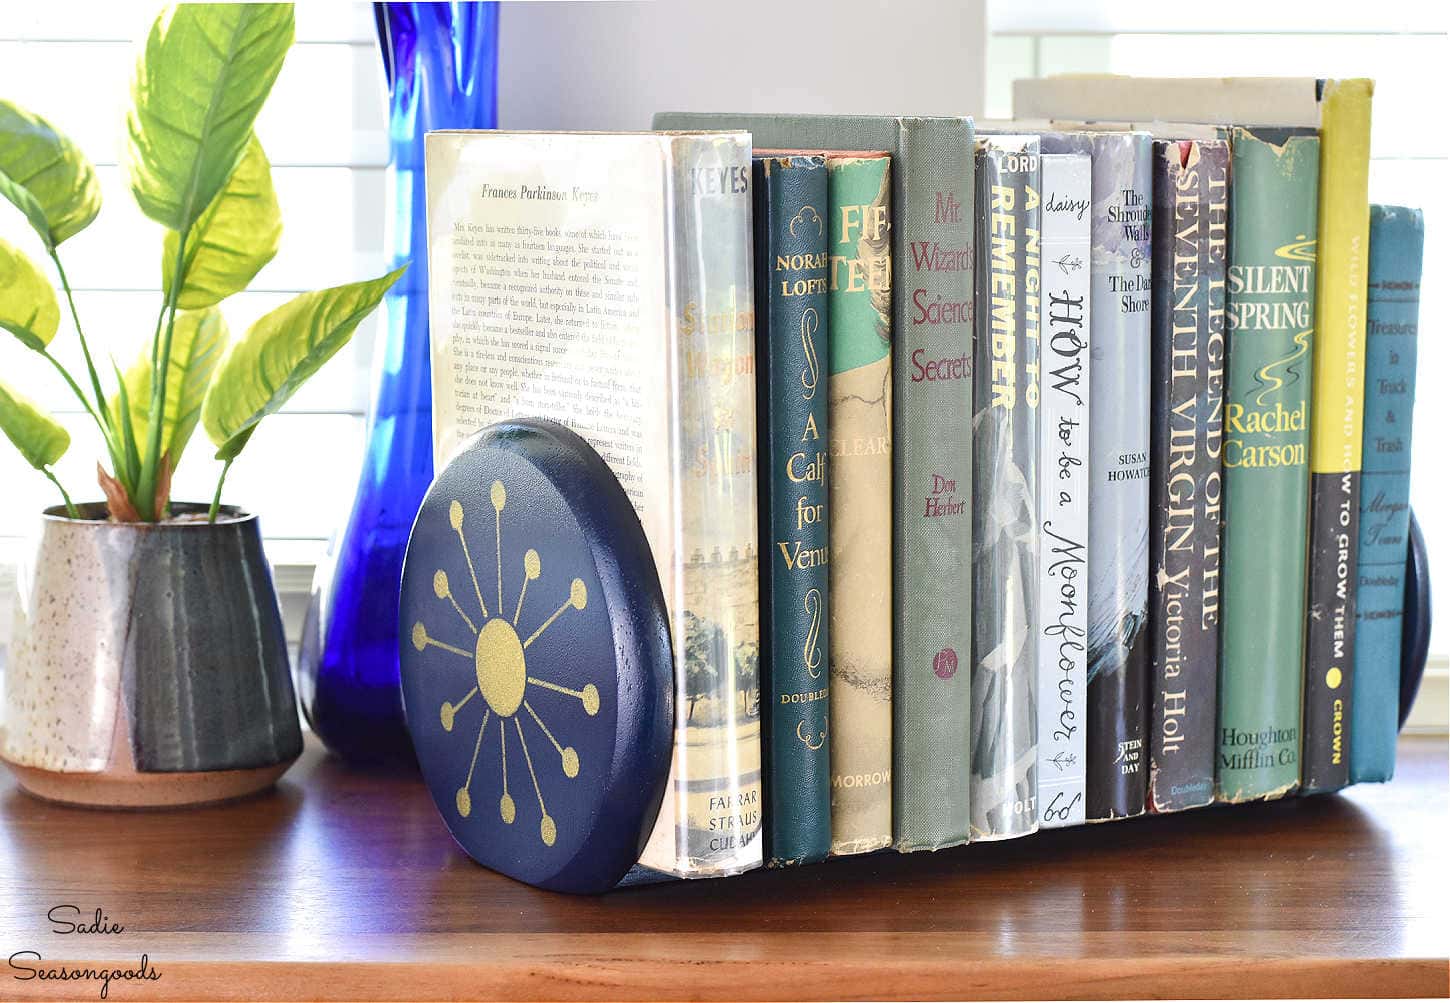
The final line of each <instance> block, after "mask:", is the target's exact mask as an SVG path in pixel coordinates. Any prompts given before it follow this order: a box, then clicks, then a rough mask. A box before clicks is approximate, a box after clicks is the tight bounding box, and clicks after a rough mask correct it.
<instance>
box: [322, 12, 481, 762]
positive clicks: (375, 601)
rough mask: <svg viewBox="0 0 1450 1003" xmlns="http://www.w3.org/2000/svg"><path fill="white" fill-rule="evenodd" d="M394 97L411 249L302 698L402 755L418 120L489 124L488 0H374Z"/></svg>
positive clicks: (407, 752) (392, 185)
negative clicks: (402, 588) (401, 599)
mask: <svg viewBox="0 0 1450 1003" xmlns="http://www.w3.org/2000/svg"><path fill="white" fill-rule="evenodd" d="M373 10H374V15H375V18H376V21H377V31H378V44H379V46H380V48H381V49H382V56H383V69H384V72H385V74H386V76H387V83H388V97H389V116H388V124H389V129H388V131H389V145H390V147H391V153H392V157H391V163H390V166H389V168H388V179H389V186H388V192H389V196H388V197H389V200H390V207H389V208H390V209H391V212H390V213H389V220H390V223H389V226H390V232H389V238H388V244H389V249H390V251H391V253H392V258H393V265H392V266H390V267H396V266H397V264H399V263H401V262H404V261H410V262H411V265H410V266H409V268H408V271H407V273H406V274H405V275H404V276H403V278H402V279H401V280H399V282H398V283H397V284H396V285H395V286H394V287H393V289H392V291H391V292H390V293H389V294H388V297H387V301H386V306H387V329H386V332H385V334H384V336H383V341H382V342H381V344H379V345H378V346H377V347H376V349H375V351H376V353H377V354H376V357H375V363H374V385H373V397H372V405H371V408H370V410H369V413H368V423H367V447H366V452H365V454H364V457H363V464H362V474H361V477H360V479H359V482H358V487H357V495H356V498H355V499H354V501H353V507H352V514H351V515H350V516H349V518H348V521H347V526H346V528H345V529H344V530H343V531H342V534H341V536H340V537H336V538H334V541H333V545H332V546H331V547H330V548H329V552H328V556H327V559H326V560H325V561H324V562H323V564H322V565H321V566H320V567H319V568H318V570H317V575H316V578H315V580H314V583H313V590H312V601H311V603H310V605H309V608H308V611H307V619H306V623H305V624H304V627H303V637H302V644H301V648H300V652H299V656H298V690H299V695H300V697H301V700H302V708H303V711H304V712H305V713H306V715H307V721H308V723H309V724H311V726H312V729H313V731H315V732H316V733H317V734H318V736H319V737H320V738H321V739H322V741H323V742H324V743H325V744H326V745H327V747H328V748H329V749H331V750H332V751H333V752H335V753H338V754H339V755H341V756H343V757H344V758H346V759H349V760H353V761H356V762H387V761H410V760H412V758H413V749H412V744H411V742H410V741H409V739H408V733H407V729H406V728H405V726H404V721H403V704H402V697H401V691H400V689H399V680H398V586H399V582H400V581H401V577H402V567H403V551H404V549H405V548H406V546H407V543H408V533H409V531H410V530H411V529H412V526H413V518H414V516H415V515H416V514H417V512H418V506H419V505H420V504H421V503H422V500H423V495H424V493H425V492H426V491H427V490H428V485H429V483H430V482H431V481H432V479H433V421H432V407H433V400H432V388H431V385H430V374H429V358H428V260H427V256H428V242H427V230H426V221H427V211H426V207H425V204H424V198H423V196H424V187H423V134H424V133H425V132H428V131H430V130H432V129H491V128H493V127H494V126H495V125H496V124H497V110H498V104H497V76H498V8H497V5H496V4H493V3H437V4H434V3H379V4H374V5H373Z"/></svg>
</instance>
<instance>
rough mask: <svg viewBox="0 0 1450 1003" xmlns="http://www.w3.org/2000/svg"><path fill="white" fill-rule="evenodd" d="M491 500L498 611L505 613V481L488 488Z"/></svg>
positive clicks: (506, 494)
mask: <svg viewBox="0 0 1450 1003" xmlns="http://www.w3.org/2000/svg"><path fill="white" fill-rule="evenodd" d="M488 496H489V500H490V501H491V502H493V552H494V555H495V557H496V558H497V563H498V612H499V615H500V616H502V615H503V526H502V522H503V507H504V504H505V503H506V502H507V501H508V492H507V491H505V490H504V488H503V481H494V482H493V487H491V488H489V490H488Z"/></svg>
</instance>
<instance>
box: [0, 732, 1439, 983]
mask: <svg viewBox="0 0 1450 1003" xmlns="http://www.w3.org/2000/svg"><path fill="white" fill-rule="evenodd" d="M1446 772H1447V746H1446V742H1445V740H1444V739H1405V740H1404V741H1403V742H1402V743H1401V746H1400V765H1399V775H1398V776H1397V777H1396V779H1395V781H1394V782H1393V783H1391V784H1388V785H1369V786H1362V787H1357V788H1354V789H1352V790H1350V791H1348V792H1346V793H1344V794H1341V795H1338V796H1331V797H1319V798H1309V799H1303V800H1298V799H1291V800H1288V801H1283V802H1279V803H1276V804H1260V805H1248V806H1241V807H1237V808H1232V809H1227V808H1223V809H1213V810H1208V811H1199V812H1193V813H1189V814H1185V815H1178V816H1170V817H1158V818H1145V819H1138V820H1134V821H1130V822H1119V823H1113V824H1110V825H1099V826H1089V827H1086V828H1079V829H1071V830H1057V831H1053V832H1050V833H1043V834H1039V835H1036V836H1031V837H1028V838H1025V839H1018V840H1012V841H1008V842H1003V843H994V844H978V845H973V846H970V847H962V848H958V849H955V850H948V851H943V852H940V853H936V854H929V853H918V854H911V855H908V856H899V855H896V854H880V855H876V856H872V857H869V858H858V859H852V860H837V861H831V862H828V863H826V864H822V865H818V866H815V867H809V868H805V869H800V870H796V871H787V872H759V871H757V872H754V873H751V874H747V875H744V876H742V877H736V878H728V879H722V880H716V881H707V882H678V883H674V884H669V885H657V886H653V887H645V888H635V889H630V890H626V891H619V892H614V893H611V894H609V895H604V896H601V897H597V898H582V899H581V898H570V897H566V896H562V895H556V894H552V893H549V892H541V891H536V890H534V889H531V888H528V887H525V886H523V885H520V884H516V883H514V882H512V881H510V880H508V879H506V878H503V877H499V876H498V875H495V874H492V873H490V872H488V871H485V870H484V869H482V868H480V867H478V866H476V865H475V864H473V863H471V862H470V861H469V860H467V859H466V858H465V857H464V856H463V855H462V853H461V852H460V851H459V850H458V849H457V847H456V846H455V845H454V844H453V842H452V841H451V840H450V838H449V837H448V835H447V833H446V832H445V831H444V829H443V826H442V824H441V822H440V821H439V820H438V817H437V815H436V813H435V811H434V809H433V806H432V804H431V803H430V802H429V800H428V797H427V794H426V793H425V792H424V790H423V788H422V786H421V785H420V783H419V782H418V780H417V778H416V777H410V776H407V775H402V774H395V775H383V776H380V775H378V774H376V773H365V772H358V771H354V770H351V769H349V768H348V767H346V766H344V765H342V764H340V763H338V762H337V761H335V760H333V759H331V758H329V757H326V756H324V755H322V754H321V753H320V752H319V751H318V750H317V749H316V748H315V747H311V746H309V748H308V751H307V753H306V754H305V755H304V756H303V759H302V760H301V761H300V762H299V763H298V764H297V766H296V767H295V768H293V770H292V771H291V772H290V773H289V774H288V775H287V776H286V777H285V778H284V779H283V781H282V783H281V785H280V786H279V788H278V789H277V790H276V792H274V793H271V794H268V795H264V796H261V797H257V798H253V799H251V800H248V801H244V802H238V803H234V804H231V805H225V806H218V807H213V808H205V809H198V810H192V811H182V812H175V811H171V812H156V813H134V814H120V813H105V812H94V811H86V810H81V809H72V808H63V807H59V806H55V805H50V804H45V803H42V802H40V801H37V800H34V799H32V798H30V797H29V796H27V795H25V794H23V793H21V792H20V791H19V790H17V789H16V788H15V786H14V784H13V782H12V781H11V780H10V779H9V777H8V776H5V777H4V778H3V779H0V957H8V958H9V959H10V962H9V968H8V969H7V968H4V967H0V999H31V998H37V999H54V998H81V999H87V998H88V999H97V998H98V997H99V995H100V988H101V983H100V982H99V981H95V980H86V981H58V980H54V979H40V978H38V977H32V978H29V979H26V980H19V979H16V978H15V976H16V975H25V974H29V973H31V972H35V971H40V970H45V971H47V972H54V971H56V970H57V968H58V967H63V968H65V969H68V970H74V969H76V968H93V969H98V968H102V967H104V968H106V969H129V970H131V971H133V972H134V971H135V970H136V969H137V968H138V967H139V966H140V963H141V957H142V955H143V954H144V955H145V956H146V959H147V960H146V968H145V971H146V972H148V973H150V974H151V975H159V978H154V979H148V980H145V981H125V980H123V979H121V978H116V979H113V980H112V981H111V983H110V986H109V991H108V993H107V998H108V999H111V1000H134V999H156V998H163V999H239V1000H262V999H329V1000H330V999H357V1000H370V999H405V998H406V999H412V998H426V999H439V998H449V999H457V998H476V997H507V998H514V999H546V998H563V999H589V998H595V999H602V998H640V997H667V998H676V999H684V998H695V999H766V998H770V999H782V998H790V997H799V998H813V999H822V998H841V999H852V998H872V999H889V998H899V997H904V998H910V999H936V998H974V997H979V998H998V999H1011V998H1063V997H1072V998H1079V999H1096V998H1111V997H1121V996H1127V997H1138V998H1141V997H1152V996H1168V997H1180V998H1183V997H1188V998H1192V997H1212V996H1229V997H1274V996H1291V997H1306V996H1326V995H1349V996H1356V995H1357V996H1393V995H1407V996H1445V995H1447V992H1450V984H1447V971H1450V963H1447V950H1450V922H1447V919H1450V906H1447V899H1446V891H1447V887H1450V885H1447V881H1446V878H1447V866H1446V848H1447V832H1450V817H1447V816H1450V811H1447V777H1446ZM57 906H59V907H62V908H60V909H59V910H55V909H54V907H57ZM66 906H72V907H74V909H67V908H64V907H66ZM97 909H100V910H102V912H103V914H104V916H105V917H106V921H107V923H108V924H109V925H112V926H115V925H119V926H122V927H124V929H123V930H122V931H121V932H119V933H92V934H85V933H80V932H74V933H60V932H57V930H58V929H59V930H65V929H66V928H67V925H68V924H72V923H77V922H80V923H91V922H92V921H93V920H94V918H95V916H94V913H95V910H97ZM48 914H51V915H53V916H54V917H56V919H57V922H52V921H51V919H48V918H47V916H48ZM26 952H29V953H26ZM37 955H38V956H39V957H40V958H41V959H43V960H41V961H37V960H36V957H37ZM17 965H19V966H21V967H18V968H17V967H16V966H17Z"/></svg>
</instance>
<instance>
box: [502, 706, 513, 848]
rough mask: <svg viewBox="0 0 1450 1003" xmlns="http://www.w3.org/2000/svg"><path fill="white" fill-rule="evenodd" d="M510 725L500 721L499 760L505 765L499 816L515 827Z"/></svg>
mask: <svg viewBox="0 0 1450 1003" xmlns="http://www.w3.org/2000/svg"><path fill="white" fill-rule="evenodd" d="M508 734H509V732H508V725H506V724H504V723H503V718H499V719H498V749H499V759H500V761H501V762H502V763H503V797H501V798H499V799H498V814H499V817H500V818H502V819H503V820H504V822H506V823H508V824H509V825H513V822H514V799H513V798H511V797H510V796H509V744H508Z"/></svg>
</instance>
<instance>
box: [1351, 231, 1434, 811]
mask: <svg viewBox="0 0 1450 1003" xmlns="http://www.w3.org/2000/svg"><path fill="white" fill-rule="evenodd" d="M1424 253H1425V221H1424V218H1423V217H1422V216H1421V215H1420V210H1418V209H1406V208H1403V207H1401V206H1380V205H1377V206H1371V207H1370V221H1369V295H1368V297H1367V302H1368V309H1367V311H1366V322H1367V327H1368V329H1367V335H1366V339H1365V344H1366V353H1365V361H1366V364H1365V384H1364V472H1363V474H1362V475H1361V481H1360V499H1361V503H1360V517H1359V571H1358V585H1357V589H1356V593H1357V594H1356V598H1355V605H1356V612H1355V621H1356V627H1357V629H1358V634H1357V636H1356V640H1355V651H1354V676H1353V680H1352V682H1353V689H1352V691H1351V693H1352V696H1353V700H1352V701H1351V703H1350V708H1351V714H1352V717H1351V720H1350V724H1351V728H1350V734H1352V735H1353V736H1354V741H1353V742H1351V743H1350V746H1349V779H1350V782H1351V783H1364V782H1366V781H1385V780H1389V779H1390V778H1391V777H1392V776H1394V773H1395V740H1396V738H1397V737H1398V732H1399V707H1400V631H1401V628H1402V626H1403V625H1402V619H1403V616H1404V603H1405V577H1404V576H1405V548H1406V544H1407V541H1408V539H1409V528H1410V432H1411V419H1412V416H1413V405H1414V402H1415V348H1416V341H1417V339H1418V336H1419V320H1420V272H1421V268H1422V266H1423V261H1424Z"/></svg>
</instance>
